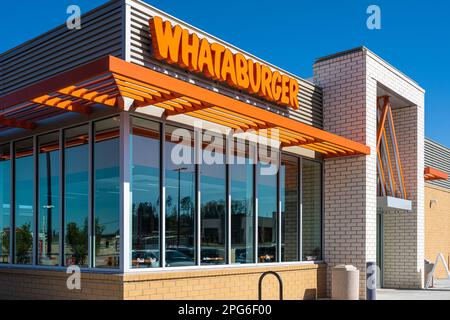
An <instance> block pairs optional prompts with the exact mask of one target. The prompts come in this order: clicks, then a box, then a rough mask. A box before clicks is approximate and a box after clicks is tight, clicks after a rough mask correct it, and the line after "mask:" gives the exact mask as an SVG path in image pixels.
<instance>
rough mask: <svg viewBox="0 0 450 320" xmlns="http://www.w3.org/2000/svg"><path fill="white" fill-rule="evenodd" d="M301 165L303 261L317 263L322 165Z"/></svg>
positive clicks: (319, 242) (305, 162) (319, 252)
mask: <svg viewBox="0 0 450 320" xmlns="http://www.w3.org/2000/svg"><path fill="white" fill-rule="evenodd" d="M302 163H303V166H302V170H303V171H302V178H303V185H302V190H303V203H302V208H303V210H302V243H303V247H302V252H303V260H306V261H317V260H320V259H321V257H322V232H321V231H322V165H321V164H320V163H319V162H315V161H309V160H306V159H304V160H303V161H302Z"/></svg>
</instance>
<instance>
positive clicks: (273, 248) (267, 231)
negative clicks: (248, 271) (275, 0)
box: [257, 150, 278, 263]
mask: <svg viewBox="0 0 450 320" xmlns="http://www.w3.org/2000/svg"><path fill="white" fill-rule="evenodd" d="M259 156H260V160H259V162H258V166H257V173H258V177H257V181H258V187H257V190H258V262H260V263H270V262H276V261H277V260H278V259H277V258H278V257H277V243H278V232H277V226H278V213H277V190H278V175H277V173H278V170H277V168H278V166H277V162H278V153H277V152H276V151H275V150H272V151H271V157H270V158H269V157H262V156H261V153H260V154H259Z"/></svg>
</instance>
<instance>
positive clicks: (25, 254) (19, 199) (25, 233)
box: [14, 139, 34, 264]
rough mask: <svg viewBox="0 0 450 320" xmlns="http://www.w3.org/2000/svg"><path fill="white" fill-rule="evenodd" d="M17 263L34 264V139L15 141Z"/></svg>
mask: <svg viewBox="0 0 450 320" xmlns="http://www.w3.org/2000/svg"><path fill="white" fill-rule="evenodd" d="M14 177H15V179H16V181H15V263H17V264H32V255H33V235H34V232H33V230H34V221H33V220H34V219H33V217H34V205H33V203H34V157H33V139H26V140H22V141H19V142H16V143H15V170H14Z"/></svg>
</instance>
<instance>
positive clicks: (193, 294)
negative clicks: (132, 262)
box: [124, 265, 326, 300]
mask: <svg viewBox="0 0 450 320" xmlns="http://www.w3.org/2000/svg"><path fill="white" fill-rule="evenodd" d="M269 270H271V271H276V272H278V273H279V274H280V276H281V278H282V280H283V284H284V298H285V299H286V300H303V299H315V298H316V296H317V297H320V298H321V297H325V295H326V267H325V265H302V266H274V267H255V268H237V269H221V270H202V271H189V272H164V273H161V272H158V273H147V274H139V275H126V276H125V280H124V282H125V283H124V286H125V288H124V298H125V299H130V300H132V299H144V300H145V299H154V300H178V299H181V300H182V299H192V300H256V299H258V280H259V277H260V276H261V274H262V273H263V272H265V271H269ZM278 296H279V287H278V281H277V280H276V279H275V277H274V276H270V275H269V276H267V277H266V278H265V280H264V282H263V299H270V300H277V299H278Z"/></svg>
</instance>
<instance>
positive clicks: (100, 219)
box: [94, 117, 120, 268]
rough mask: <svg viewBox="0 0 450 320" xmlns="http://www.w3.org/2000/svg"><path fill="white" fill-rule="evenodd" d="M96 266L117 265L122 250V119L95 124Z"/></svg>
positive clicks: (111, 266) (114, 266) (112, 119)
mask: <svg viewBox="0 0 450 320" xmlns="http://www.w3.org/2000/svg"><path fill="white" fill-rule="evenodd" d="M94 131H95V143H94V195H95V196H94V232H95V255H94V257H95V258H94V259H95V260H94V261H95V267H96V268H117V267H118V266H119V252H120V242H119V240H120V223H119V221H120V210H119V207H120V170H119V168H120V145H119V142H120V141H119V118H118V117H114V118H110V119H107V120H102V121H98V122H96V123H95V124H94Z"/></svg>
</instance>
